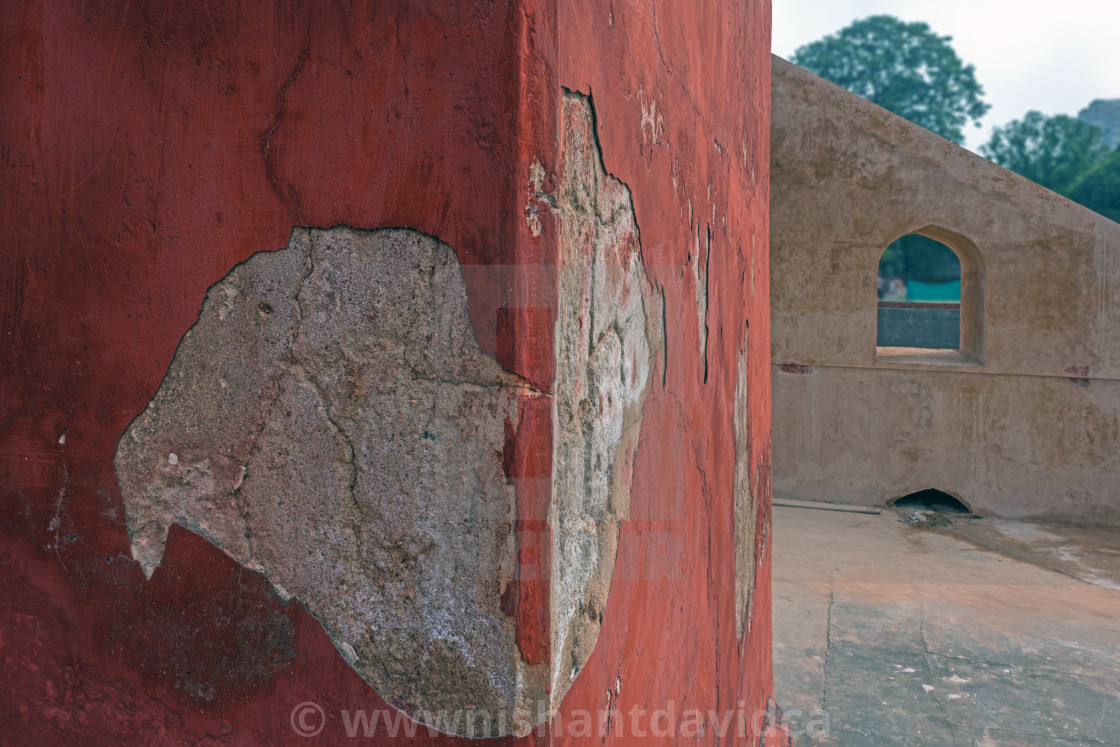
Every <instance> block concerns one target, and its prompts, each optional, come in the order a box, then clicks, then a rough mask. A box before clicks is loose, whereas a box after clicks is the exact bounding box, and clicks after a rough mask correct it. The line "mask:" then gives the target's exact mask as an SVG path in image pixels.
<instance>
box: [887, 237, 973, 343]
mask: <svg viewBox="0 0 1120 747" xmlns="http://www.w3.org/2000/svg"><path fill="white" fill-rule="evenodd" d="M876 285H877V289H878V309H877V315H876V342H875V344H876V349H877V352H878V354H879V355H880V356H899V355H915V354H917V355H921V354H922V353H923V351H929V352H933V351H937V352H938V353H940V354H942V357H944V358H946V359H947V360H959V362H973V363H978V362H981V361H982V358H983V338H984V272H983V263H982V261H981V258H980V253H979V251H977V249H976V246H975V245H974V244H972V242H970V241H969V240H968V239H966V238H964V237H963V236H960V235H958V234H954V233H952V232H951V231H947V230H944V229H940V228H937V227H935V226H927V227H926V228H923V229H921V230H919V231H917V232H915V233H912V234H908V235H906V236H903V237H901V238H899V239H897V240H896V241H894V242H892V243H891V244H890V245H889V246H888V247H887V248H886V249H885V250H884V251H883V254H882V256H881V257H880V258H879V273H878V279H877V283H876Z"/></svg>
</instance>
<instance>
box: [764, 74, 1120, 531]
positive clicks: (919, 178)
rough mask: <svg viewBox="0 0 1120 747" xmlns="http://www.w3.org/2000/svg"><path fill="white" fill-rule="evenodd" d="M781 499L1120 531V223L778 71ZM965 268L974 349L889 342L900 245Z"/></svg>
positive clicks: (775, 276) (967, 341)
mask: <svg viewBox="0 0 1120 747" xmlns="http://www.w3.org/2000/svg"><path fill="white" fill-rule="evenodd" d="M773 70H774V74H773V93H774V116H773V125H772V139H773V151H772V168H773V179H774V182H773V183H774V197H773V205H772V212H771V220H772V225H773V231H772V236H771V239H772V242H773V248H774V255H773V256H774V264H773V272H772V283H773V304H774V313H773V324H774V336H773V360H774V369H773V370H774V381H775V384H774V408H775V412H776V413H778V414H777V415H776V416H775V419H774V460H775V476H774V479H775V486H776V490H777V491H778V493H779V495H783V496H785V497H789V498H795V499H807V500H828V501H839V502H848V503H858V504H879V505H881V504H884V503H887V502H889V501H891V500H893V499H895V498H898V497H900V496H903V495H905V494H908V493H910V492H913V491H917V490H921V489H925V488H937V489H940V490H944V491H946V492H948V493H951V494H953V495H954V496H957V497H958V498H960V499H961V500H962V501H964V502H965V503H966V504H967V505H969V506H970V507H971V508H973V509H974V510H976V511H978V512H980V513H985V514H997V515H1001V516H1006V517H1035V518H1044V519H1049V520H1055V521H1065V522H1084V523H1097V524H1120V504H1117V494H1116V474H1117V471H1118V469H1120V462H1118V461H1117V460H1118V456H1117V455H1118V454H1120V291H1118V289H1120V226H1118V225H1117V224H1115V223H1112V222H1111V221H1109V220H1107V219H1105V218H1103V217H1101V216H1099V215H1096V214H1095V213H1092V212H1091V211H1089V210H1086V209H1085V208H1082V207H1080V206H1078V205H1075V204H1073V203H1071V202H1069V201H1068V200H1066V199H1064V198H1062V197H1059V196H1058V195H1056V194H1054V193H1052V192H1049V191H1047V190H1045V189H1043V188H1042V187H1039V186H1038V185H1036V184H1033V183H1031V182H1029V181H1027V180H1025V179H1023V178H1021V177H1019V176H1017V175H1015V174H1012V173H1010V172H1008V171H1006V170H1004V169H1002V168H1000V167H998V166H996V165H995V164H993V163H990V162H989V161H987V160H985V159H983V158H981V157H979V156H976V155H974V154H972V153H969V152H967V151H965V150H963V149H962V148H959V147H957V146H955V145H953V144H952V143H949V142H948V141H945V140H943V139H941V138H939V137H937V136H936V135H933V134H931V133H929V132H927V131H926V130H923V129H922V128H920V127H917V126H915V125H913V124H911V123H909V122H907V121H905V120H903V119H901V118H899V117H896V116H894V115H892V114H890V113H888V112H886V111H884V110H882V109H879V108H878V107H875V106H873V105H871V104H869V103H867V102H866V101H864V100H863V99H860V98H859V97H857V96H855V95H853V94H850V93H848V92H846V91H844V90H842V89H840V88H838V87H837V86H834V85H832V84H830V83H828V82H826V81H823V80H821V79H820V78H817V77H816V76H813V75H811V74H810V73H808V72H806V71H804V70H801V69H800V68H797V67H795V66H793V65H791V64H789V63H787V62H785V61H783V60H780V59H777V58H775V60H774V66H773ZM914 232H918V233H923V234H926V235H928V236H930V237H932V238H935V239H938V240H940V241H942V242H944V243H946V244H947V245H949V246H950V247H951V248H952V249H954V250H955V251H956V252H957V254H958V256H960V257H961V260H962V272H963V276H964V277H963V279H962V309H961V316H962V328H961V343H962V350H961V352H960V353H959V354H946V353H941V352H935V351H920V350H908V349H900V348H890V349H887V348H879V349H876V346H875V339H876V335H875V323H876V293H875V278H876V268H877V267H878V261H879V257H880V255H881V253H882V251H883V249H884V248H885V247H886V246H887V245H888V244H889V243H890V242H891V241H893V240H894V239H896V238H898V237H899V236H902V235H905V234H908V233H914Z"/></svg>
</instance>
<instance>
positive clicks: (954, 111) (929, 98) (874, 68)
mask: <svg viewBox="0 0 1120 747" xmlns="http://www.w3.org/2000/svg"><path fill="white" fill-rule="evenodd" d="M950 41H952V37H950V36H939V35H937V34H935V33H934V32H933V31H932V30H930V27H929V25H928V24H926V23H920V22H917V23H906V22H904V21H901V20H899V19H897V18H895V17H893V16H888V15H878V16H871V17H869V18H864V19H862V20H859V21H855V22H854V23H852V24H851V25H850V26H848V27H846V28H844V29H841V30H840V31H838V32H836V33H835V34H831V35H829V36H826V37H824V38H823V39H820V40H818V41H815V42H812V43H810V44H806V45H805V46H803V47H800V48H799V49H798V50H797V51H796V52H794V54H793V59H792V62H794V63H795V64H797V65H800V66H801V67H803V68H805V69H806V70H809V71H810V72H813V73H816V74H817V75H819V76H821V77H822V78H825V79H826V80H830V81H832V82H833V83H836V84H837V85H839V86H842V87H844V88H846V89H848V90H849V91H851V92H852V93H855V94H858V95H860V96H862V97H863V98H865V99H867V100H868V101H870V102H872V103H874V104H878V105H879V106H881V107H883V108H884V109H886V110H888V111H890V112H893V113H895V114H897V115H899V116H900V117H904V118H906V119H908V120H910V121H911V122H913V123H914V124H917V125H921V126H922V127H925V128H926V129H928V130H930V131H932V132H935V133H937V134H938V135H941V136H942V137H944V138H946V139H948V140H952V141H953V142H955V143H957V144H962V143H963V142H964V130H963V128H964V126H965V125H966V124H967V123H968V122H969V121H975V120H979V119H980V118H981V117H982V116H984V114H985V113H987V111H988V109H989V108H990V107H989V105H988V104H987V103H985V102H984V100H983V98H982V96H983V93H984V89H983V88H982V87H981V86H980V84H979V83H978V82H977V81H976V76H975V72H974V69H973V66H972V65H965V64H964V63H963V62H962V61H961V59H960V57H958V56H957V53H956V52H955V51H954V50H953V48H952V46H950V45H949V42H950Z"/></svg>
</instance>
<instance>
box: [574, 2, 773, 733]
mask: <svg viewBox="0 0 1120 747" xmlns="http://www.w3.org/2000/svg"><path fill="white" fill-rule="evenodd" d="M559 46H560V57H559V69H560V82H561V83H562V84H563V85H564V86H567V87H569V88H572V89H578V90H580V91H583V92H585V93H590V94H591V96H592V99H593V102H594V105H595V109H596V114H597V119H598V126H599V138H600V142H601V145H602V151H603V160H604V163H605V166H606V170H607V171H608V172H610V173H612V174H614V175H615V176H616V177H618V178H619V179H621V180H622V181H623V182H625V183H626V184H627V185H629V187H630V190H631V194H632V198H633V201H634V211H635V216H636V218H637V222H638V226H639V228H640V230H641V242H642V254H643V257H644V260H645V264H646V273H647V275H648V276H649V277H650V279H651V281H652V282H653V283H654V284H655V285H656V286H658V288H659V289H660V291H661V292H662V293H663V294H664V298H665V301H666V323H667V329H666V331H667V360H668V366H667V369H666V377H665V383H664V385H661V384H660V382H659V381H655V383H654V384H653V386H652V388H651V390H650V394H649V396H648V399H647V400H646V408H645V416H644V420H643V423H642V434H641V442H640V444H639V448H638V452H637V457H636V461H635V465H634V491H633V496H632V499H631V500H632V503H631V510H630V520H629V521H628V522H624V523H623V528H622V543H621V547H620V552H619V556H620V557H619V566H620V570H619V571H616V578H615V582H614V584H613V586H612V590H611V598H610V603H609V606H608V611H607V615H605V616H604V625H603V629H602V632H601V633H600V636H599V642H598V645H597V647H596V650H595V653H594V655H593V656H592V658H591V660H590V662H589V663H588V666H587V667H586V668H585V669H584V671H583V673H582V674H581V676H580V679H578V680H577V681H576V684H575V685H574V686H573V688H572V690H571V691H570V692H569V694H568V696H567V698H566V699H565V701H564V706H565V709H568V708H586V709H591V710H594V709H599V708H605V707H606V700H607V699H608V697H609V696H607V693H606V691H607V689H610V690H611V691H612V692H613V691H614V689H615V687H614V686H615V683H616V681H621V688H620V693H619V694H618V695H617V696H615V698H614V702H613V703H612V707H615V708H619V710H620V711H621V712H622V713H623V714H628V713H630V712H631V709H632V708H633V707H634V706H639V707H644V708H647V709H650V710H653V709H659V708H660V709H667V708H668V707H669V706H670V704H672V705H673V706H675V708H676V711H677V714H678V718H679V714H680V713H681V712H682V711H683V710H685V709H700V710H702V711H705V712H706V711H707V710H708V709H715V710H717V712H719V713H724V712H726V711H727V710H729V709H735V710H737V711H738V710H742V711H743V712H745V714H746V717H747V719H748V721H749V720H750V719H751V717H752V716H753V715H754V714H755V713H757V712H758V711H759V710H760V709H764V708H765V706H766V698H767V696H768V694H769V692H770V686H771V680H770V672H771V662H770V564H769V547H763V546H760V547H759V552H761V553H762V556H763V562H762V566H761V568H760V569H759V572H758V579H757V588H758V591H757V593H756V596H755V601H754V620H753V621H752V623H751V626H750V631H749V633H746V634H745V635H744V640H743V642H742V645H741V646H740V645H739V643H738V641H737V640H736V625H735V585H734V584H735V562H734V557H735V556H734V546H735V539H734V534H733V526H734V522H733V515H732V506H733V502H732V501H733V495H732V485H733V480H734V468H735V450H734V446H735V429H734V420H733V402H734V396H735V384H736V365H737V362H738V359H739V350H740V346H741V342H742V340H743V337H744V324H748V323H749V326H750V333H749V339H750V350H749V356H750V366H749V368H750V374H751V380H750V399H751V407H750V411H751V439H750V440H751V444H750V457H749V458H751V460H752V462H757V460H758V459H760V458H761V459H763V460H764V461H765V465H766V466H765V468H764V470H763V475H764V477H763V479H762V481H761V482H762V484H758V485H755V490H756V491H761V494H762V499H763V500H762V505H763V514H764V516H760V517H759V521H760V523H763V522H764V523H765V524H766V527H767V531H766V534H768V533H769V532H768V527H769V510H770V494H769V453H770V451H769V449H770V446H769V445H770V379H769V365H770V331H769V330H770V308H769V277H770V274H769V265H768V247H769V163H770V150H769V122H770V65H769V61H768V60H767V59H766V56H765V55H764V54H762V53H761V50H764V49H768V48H769V46H770V3H769V2H759V1H758V0H753V1H752V2H747V3H736V2H724V1H722V0H706V1H701V2H695V3H688V4H687V5H682V4H681V3H678V2H671V1H670V0H654V1H652V2H650V1H648V0H633V1H632V2H626V1H623V0H615V2H596V0H568V1H566V2H564V3H561V9H560V45H559ZM709 236H710V239H709ZM697 237H698V238H699V254H700V257H699V258H697V256H696V254H697V251H696V246H697ZM709 242H710V255H709V252H708V246H709ZM708 256H710V259H707V257H708ZM698 260H699V261H700V262H701V265H700V267H701V269H702V270H703V269H706V270H707V274H708V288H709V290H708V318H707V326H708V332H707V368H706V371H705V365H704V360H703V357H702V356H701V353H700V332H699V325H698V324H697V312H696V282H695V280H694V273H693V271H692V268H691V263H693V262H696V261H698ZM701 282H702V280H701ZM705 378H706V381H705ZM753 473H754V470H753V469H752V474H753ZM757 535H758V537H760V538H761V537H763V535H764V532H763V531H762V530H761V529H760V530H759V531H758V532H757ZM666 543H668V544H671V545H672V548H671V552H672V553H678V554H679V555H678V556H679V558H680V562H679V563H678V564H676V565H675V566H674V568H673V569H674V570H675V571H677V572H678V574H679V575H678V577H677V578H674V579H664V580H661V579H657V578H654V579H648V578H642V576H643V575H648V574H643V570H642V563H643V562H645V563H647V564H652V565H653V566H654V567H655V568H656V567H658V566H660V567H664V564H665V558H666V556H665V555H660V557H659V556H658V546H659V545H662V546H664V544H666ZM620 574H621V578H620ZM655 575H656V574H655ZM625 579H637V580H625ZM604 684H605V685H607V687H606V688H605V687H604ZM740 702H742V704H743V705H741V706H740V705H739V704H740ZM737 718H738V716H736V719H737ZM629 726H630V725H629V724H628V727H629ZM629 733H630V732H629V731H628V732H627V734H629ZM713 736H714V735H713V733H712V731H711V730H709V731H708V732H707V734H706V738H707V739H709V740H711V739H712V738H713ZM732 736H733V734H732ZM730 738H731V737H729V739H730ZM732 741H735V740H734V739H732Z"/></svg>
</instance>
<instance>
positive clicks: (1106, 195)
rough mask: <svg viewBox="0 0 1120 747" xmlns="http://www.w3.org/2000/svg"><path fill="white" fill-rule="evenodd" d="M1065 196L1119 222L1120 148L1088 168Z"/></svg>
mask: <svg viewBox="0 0 1120 747" xmlns="http://www.w3.org/2000/svg"><path fill="white" fill-rule="evenodd" d="M1067 197H1069V198H1070V199H1071V200H1073V201H1074V202H1078V203H1080V204H1082V205H1084V206H1085V207H1087V208H1089V209H1090V210H1095V211H1097V212H1098V213H1100V214H1101V215H1103V216H1104V217H1106V218H1108V219H1109V220H1114V221H1116V222H1117V223H1120V149H1117V150H1114V151H1112V154H1111V155H1110V156H1109V157H1108V158H1106V159H1104V160H1103V161H1101V162H1100V163H1098V164H1097V165H1096V166H1094V167H1093V168H1091V169H1089V171H1087V172H1086V173H1085V174H1084V175H1083V176H1082V177H1081V178H1080V179H1079V180H1078V181H1077V182H1076V183H1074V185H1073V186H1072V187H1070V190H1069V194H1068V195H1067Z"/></svg>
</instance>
